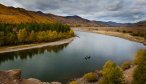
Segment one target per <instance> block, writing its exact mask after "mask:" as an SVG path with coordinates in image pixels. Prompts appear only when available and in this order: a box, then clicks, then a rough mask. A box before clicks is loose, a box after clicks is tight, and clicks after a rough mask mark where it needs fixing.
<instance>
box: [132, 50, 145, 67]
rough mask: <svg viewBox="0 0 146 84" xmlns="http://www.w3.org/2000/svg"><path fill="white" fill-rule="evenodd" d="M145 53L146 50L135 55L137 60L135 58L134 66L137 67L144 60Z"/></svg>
mask: <svg viewBox="0 0 146 84" xmlns="http://www.w3.org/2000/svg"><path fill="white" fill-rule="evenodd" d="M145 51H146V50H142V49H140V50H138V51H137V53H136V55H135V58H134V64H135V65H138V64H139V63H140V62H141V61H142V60H143V55H144V52H145Z"/></svg>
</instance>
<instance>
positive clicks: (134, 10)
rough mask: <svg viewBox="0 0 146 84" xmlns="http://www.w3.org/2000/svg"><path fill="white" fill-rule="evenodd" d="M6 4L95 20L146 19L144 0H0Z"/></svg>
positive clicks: (131, 20) (122, 21)
mask: <svg viewBox="0 0 146 84" xmlns="http://www.w3.org/2000/svg"><path fill="white" fill-rule="evenodd" d="M0 3H1V4H4V5H7V6H14V7H21V8H25V9H28V10H35V11H42V12H45V13H53V14H56V15H62V16H68V15H79V16H81V17H83V18H86V19H90V20H97V21H114V22H121V23H127V22H137V21H141V20H146V0H0Z"/></svg>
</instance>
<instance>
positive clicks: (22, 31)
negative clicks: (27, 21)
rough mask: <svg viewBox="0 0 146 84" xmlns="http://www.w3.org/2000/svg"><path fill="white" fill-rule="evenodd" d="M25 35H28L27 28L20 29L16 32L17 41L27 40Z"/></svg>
mask: <svg viewBox="0 0 146 84" xmlns="http://www.w3.org/2000/svg"><path fill="white" fill-rule="evenodd" d="M27 37H28V32H27V30H26V29H25V28H24V29H20V30H19V32H18V34H17V38H18V41H19V42H26V41H27V40H28V39H27Z"/></svg>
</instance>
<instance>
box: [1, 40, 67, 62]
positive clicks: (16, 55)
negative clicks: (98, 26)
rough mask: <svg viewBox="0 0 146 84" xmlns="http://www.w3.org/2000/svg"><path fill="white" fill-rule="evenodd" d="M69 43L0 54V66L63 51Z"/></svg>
mask: <svg viewBox="0 0 146 84" xmlns="http://www.w3.org/2000/svg"><path fill="white" fill-rule="evenodd" d="M68 44H69V43H66V44H62V45H57V46H47V47H43V48H36V49H29V50H23V51H16V52H10V53H2V54H0V64H1V63H2V62H5V61H9V60H12V61H14V60H15V59H21V60H26V59H27V58H29V59H30V58H32V57H33V56H35V55H38V54H43V53H45V52H54V53H58V52H60V51H61V50H63V49H64V48H65V47H67V46H68Z"/></svg>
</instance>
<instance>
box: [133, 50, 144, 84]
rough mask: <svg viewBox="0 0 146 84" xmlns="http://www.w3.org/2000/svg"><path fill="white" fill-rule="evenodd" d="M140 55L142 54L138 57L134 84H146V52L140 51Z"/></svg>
mask: <svg viewBox="0 0 146 84" xmlns="http://www.w3.org/2000/svg"><path fill="white" fill-rule="evenodd" d="M138 53H140V54H137V55H136V59H135V60H136V64H137V67H136V69H135V70H134V74H133V83H132V84H146V50H140V51H138Z"/></svg>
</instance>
